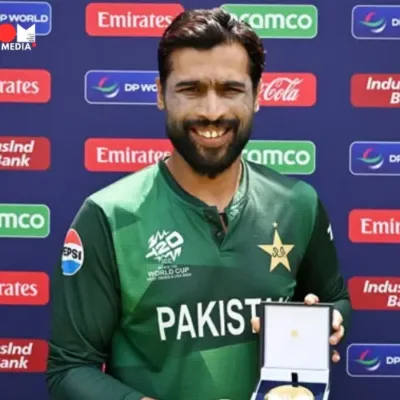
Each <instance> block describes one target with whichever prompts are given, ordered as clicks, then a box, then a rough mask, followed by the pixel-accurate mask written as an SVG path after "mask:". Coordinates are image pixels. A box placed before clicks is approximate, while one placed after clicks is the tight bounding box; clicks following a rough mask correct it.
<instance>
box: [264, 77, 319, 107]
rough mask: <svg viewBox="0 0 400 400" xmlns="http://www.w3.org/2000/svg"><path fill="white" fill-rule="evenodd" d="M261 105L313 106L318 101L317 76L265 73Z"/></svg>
mask: <svg viewBox="0 0 400 400" xmlns="http://www.w3.org/2000/svg"><path fill="white" fill-rule="evenodd" d="M259 102H260V105H261V106H298V107H311V106H313V105H314V104H315V102H316V78H315V76H314V75H312V74H307V73H298V74H295V73H287V74H283V73H281V74H278V73H264V74H263V76H262V84H261V91H260V97H259Z"/></svg>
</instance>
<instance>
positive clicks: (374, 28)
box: [360, 11, 387, 33]
mask: <svg viewBox="0 0 400 400" xmlns="http://www.w3.org/2000/svg"><path fill="white" fill-rule="evenodd" d="M360 24H362V25H364V26H366V27H367V28H369V30H370V31H371V32H372V33H381V32H383V31H384V30H385V28H386V26H387V23H386V19H385V18H379V16H377V13H376V12H375V11H371V12H369V13H368V14H367V15H366V16H365V18H364V19H363V20H362V21H360Z"/></svg>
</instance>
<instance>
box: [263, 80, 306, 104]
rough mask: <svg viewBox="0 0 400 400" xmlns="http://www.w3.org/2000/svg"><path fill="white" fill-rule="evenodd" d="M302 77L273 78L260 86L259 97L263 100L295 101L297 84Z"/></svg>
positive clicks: (298, 89) (297, 90)
mask: <svg viewBox="0 0 400 400" xmlns="http://www.w3.org/2000/svg"><path fill="white" fill-rule="evenodd" d="M301 82H303V80H302V79H299V78H295V79H290V78H275V79H273V80H272V81H271V82H268V83H263V84H262V86H261V97H262V98H263V99H264V100H265V101H271V100H272V101H280V100H281V101H285V102H286V101H292V102H293V101H296V100H297V99H298V98H299V91H300V88H299V85H300V84H301Z"/></svg>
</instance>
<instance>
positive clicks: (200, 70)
mask: <svg viewBox="0 0 400 400" xmlns="http://www.w3.org/2000/svg"><path fill="white" fill-rule="evenodd" d="M158 63H159V73H160V78H159V81H158V106H159V108H160V109H162V110H164V111H165V115H166V131H167V135H168V137H169V139H170V140H171V142H172V144H173V146H174V148H175V151H174V152H173V154H172V155H171V157H169V158H167V159H166V160H164V161H161V162H159V163H158V164H157V165H154V166H151V167H148V168H146V169H144V170H142V171H140V172H137V173H136V174H131V175H129V176H127V177H125V178H124V179H121V180H119V181H117V182H116V183H114V184H112V185H111V186H108V187H106V188H104V189H103V190H100V191H99V192H97V193H95V194H93V195H91V196H90V197H89V198H88V199H87V200H86V201H85V202H84V204H83V206H82V208H81V210H80V211H79V213H78V214H77V216H76V218H75V219H74V221H73V223H72V226H71V229H70V230H69V232H68V234H67V236H66V240H65V245H64V251H63V256H62V266H61V268H60V267H57V269H56V271H55V274H54V276H53V288H52V294H53V298H52V307H53V317H52V318H53V319H52V325H53V329H52V337H51V340H50V355H49V361H48V371H47V380H48V386H49V390H50V394H51V398H52V399H53V400H140V399H146V400H149V399H157V400H188V399H190V400H218V399H229V400H248V399H249V398H250V395H251V393H252V391H253V389H254V387H255V384H256V383H257V379H258V374H259V364H258V335H257V333H255V331H256V330H257V329H258V328H259V321H258V320H257V315H258V305H259V303H260V301H261V300H267V299H270V300H274V301H287V300H292V301H301V302H303V301H306V302H309V303H313V302H317V301H323V302H334V304H335V308H336V314H335V320H334V321H333V324H334V327H335V330H336V332H335V334H334V336H333V337H332V339H331V340H332V343H333V344H336V343H337V342H338V341H339V340H340V338H341V337H342V336H343V333H344V329H345V328H346V327H347V323H348V319H349V314H350V305H349V300H348V294H347V291H346V288H345V285H344V282H343V279H342V277H341V275H340V273H339V270H338V261H337V258H336V253H335V248H334V244H333V242H332V238H331V236H330V233H329V232H330V225H329V221H328V217H327V214H326V213H325V211H324V208H323V206H322V205H321V202H320V201H319V199H318V196H317V194H316V193H315V191H314V190H313V189H312V188H311V187H310V186H309V185H308V184H306V183H304V182H301V181H296V180H294V179H291V178H289V177H286V176H281V175H279V174H277V173H275V172H273V171H272V170H270V169H268V168H265V167H264V166H260V165H257V164H253V163H250V162H245V161H244V160H242V159H241V157H240V155H241V152H242V150H243V148H244V146H245V145H246V143H247V142H248V140H249V137H250V133H251V127H252V122H253V117H254V113H255V112H256V111H257V110H258V100H257V98H258V93H259V90H260V85H261V83H260V78H261V73H262V71H263V68H264V51H263V47H262V43H261V41H260V40H259V39H258V37H257V36H256V35H255V34H254V33H253V31H252V30H251V29H250V28H249V27H247V26H246V25H244V24H242V23H239V22H237V21H236V20H235V19H233V18H232V17H230V16H229V15H228V14H226V13H225V12H223V11H222V10H219V9H215V10H197V11H188V12H185V13H183V14H181V15H180V16H179V17H177V18H176V19H175V20H174V21H173V23H172V24H171V25H170V27H169V28H168V29H167V30H166V32H165V34H164V36H163V37H162V39H161V42H160V45H159V50H158ZM305 299H306V300H305ZM251 320H253V328H254V329H252V324H251ZM333 357H334V361H338V359H339V355H338V354H334V356H333ZM104 364H106V373H103V372H102V366H103V365H104Z"/></svg>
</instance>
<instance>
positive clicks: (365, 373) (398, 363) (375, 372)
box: [346, 343, 400, 378]
mask: <svg viewBox="0 0 400 400" xmlns="http://www.w3.org/2000/svg"><path fill="white" fill-rule="evenodd" d="M346 369H347V374H348V375H350V376H353V377H371V378H382V377H400V344H372V343H371V344H368V343H353V344H351V345H350V346H349V347H348V348H347V362H346Z"/></svg>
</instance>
